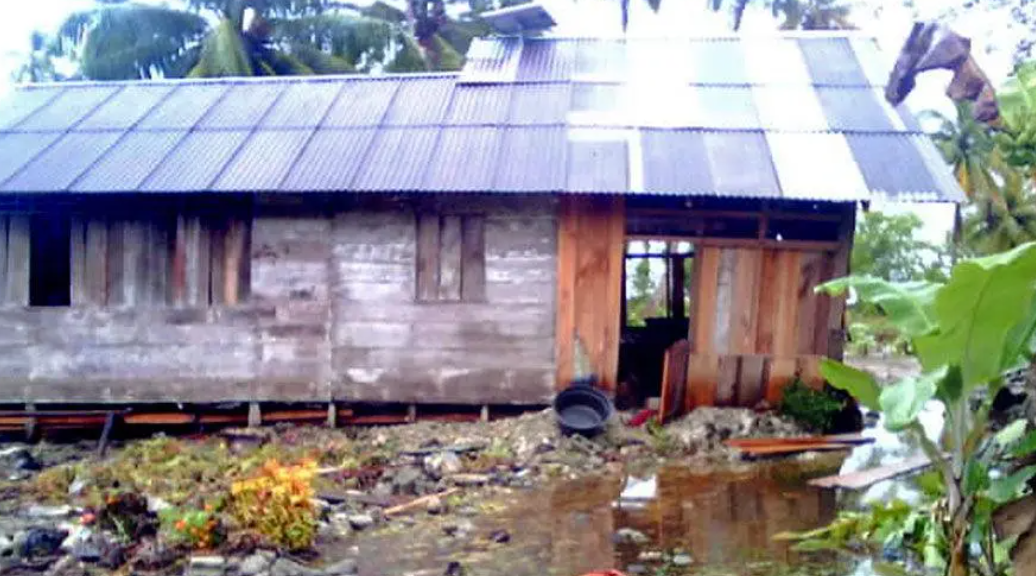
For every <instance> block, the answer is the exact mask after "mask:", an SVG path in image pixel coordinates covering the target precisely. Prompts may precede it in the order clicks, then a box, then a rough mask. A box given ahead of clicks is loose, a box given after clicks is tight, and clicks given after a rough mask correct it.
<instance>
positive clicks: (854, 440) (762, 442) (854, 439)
mask: <svg viewBox="0 0 1036 576" xmlns="http://www.w3.org/2000/svg"><path fill="white" fill-rule="evenodd" d="M872 442H874V438H872V437H868V436H864V435H862V434H834V435H829V436H798V437H793V438H731V439H730V440H727V441H726V442H724V443H725V444H726V445H727V446H730V447H731V448H753V447H767V446H795V445H801V444H816V443H827V444H848V445H858V444H870V443H872Z"/></svg>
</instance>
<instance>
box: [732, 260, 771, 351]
mask: <svg viewBox="0 0 1036 576" xmlns="http://www.w3.org/2000/svg"><path fill="white" fill-rule="evenodd" d="M761 266H762V253H761V251H760V250H754V249H749V248H741V249H738V250H737V265H736V267H735V271H734V287H733V298H732V300H731V302H732V305H731V311H730V314H731V318H730V349H731V351H732V352H734V353H735V354H752V353H754V352H755V351H756V349H755V346H756V339H757V331H758V318H759V313H758V306H759V290H760V288H762V289H765V286H762V287H760V284H759V276H760V273H761Z"/></svg>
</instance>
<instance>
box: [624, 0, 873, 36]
mask: <svg viewBox="0 0 1036 576" xmlns="http://www.w3.org/2000/svg"><path fill="white" fill-rule="evenodd" d="M645 1H646V2H647V3H648V5H649V6H650V7H651V9H652V10H653V11H655V12H658V8H659V6H661V4H662V0H645ZM756 1H757V2H758V3H759V4H761V5H762V6H766V7H768V8H769V9H770V12H771V13H772V14H773V17H774V18H778V19H780V21H781V22H780V28H781V30H852V29H854V28H856V26H854V25H853V24H852V23H851V22H850V21H849V11H850V6H849V5H848V4H845V3H844V2H843V0H756ZM619 2H620V5H621V7H622V28H623V29H624V30H625V29H626V25H627V23H628V22H629V3H630V0H619ZM752 2H753V0H730V1H729V2H724V1H723V0H709V8H711V9H712V10H713V11H716V12H718V11H720V10H723V8H724V7H725V6H729V7H730V12H731V16H732V22H731V26H732V27H733V29H734V30H735V31H737V30H739V29H740V28H741V22H742V21H743V20H744V16H745V11H746V10H747V9H748V6H749V5H750V4H751V3H752Z"/></svg>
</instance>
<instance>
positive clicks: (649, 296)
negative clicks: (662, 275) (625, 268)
mask: <svg viewBox="0 0 1036 576" xmlns="http://www.w3.org/2000/svg"><path fill="white" fill-rule="evenodd" d="M657 294H658V283H657V282H655V280H654V279H653V278H652V277H651V262H650V261H649V260H648V259H647V258H641V259H640V260H638V261H637V264H636V265H635V266H634V267H633V276H632V277H631V278H630V281H629V294H628V296H627V297H626V324H627V325H629V326H643V325H644V319H645V318H651V317H653V316H655V315H656V310H657V302H656V295H657Z"/></svg>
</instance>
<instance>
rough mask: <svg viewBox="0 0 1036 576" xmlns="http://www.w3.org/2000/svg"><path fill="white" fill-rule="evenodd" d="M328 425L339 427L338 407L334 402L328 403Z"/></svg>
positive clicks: (329, 426)
mask: <svg viewBox="0 0 1036 576" xmlns="http://www.w3.org/2000/svg"><path fill="white" fill-rule="evenodd" d="M327 427H328V428H337V427H338V408H336V407H335V403H334V402H328V403H327Z"/></svg>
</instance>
